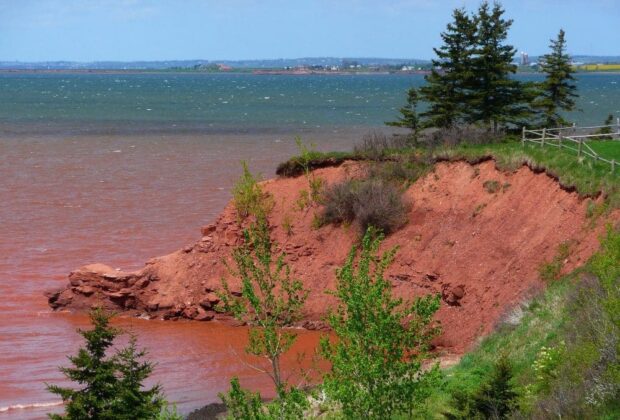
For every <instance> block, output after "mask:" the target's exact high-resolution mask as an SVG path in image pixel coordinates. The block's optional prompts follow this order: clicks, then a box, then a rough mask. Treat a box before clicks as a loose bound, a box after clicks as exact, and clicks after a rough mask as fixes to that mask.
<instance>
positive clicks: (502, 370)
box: [446, 355, 517, 419]
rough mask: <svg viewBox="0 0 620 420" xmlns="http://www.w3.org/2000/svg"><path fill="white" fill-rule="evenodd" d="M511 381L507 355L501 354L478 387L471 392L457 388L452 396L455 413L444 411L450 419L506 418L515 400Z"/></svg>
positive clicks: (513, 406)
mask: <svg viewBox="0 0 620 420" xmlns="http://www.w3.org/2000/svg"><path fill="white" fill-rule="evenodd" d="M512 382H513V378H512V366H511V364H510V361H509V360H508V357H507V356H505V355H502V356H500V358H499V359H498V360H497V362H496V363H495V365H494V366H493V370H492V372H491V374H490V376H489V378H488V379H487V380H486V382H484V383H483V384H482V385H481V386H480V388H479V389H477V390H476V391H475V392H473V393H471V394H468V393H467V392H466V391H462V390H459V391H458V392H457V393H455V394H454V395H453V396H452V398H453V404H454V406H455V408H456V409H457V414H450V413H446V416H447V417H448V418H450V419H477V418H484V419H504V418H508V416H509V415H510V413H511V412H512V411H513V410H514V408H515V407H516V402H517V393H516V392H515V390H514V385H513V383H512Z"/></svg>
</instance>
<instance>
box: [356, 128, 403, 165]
mask: <svg viewBox="0 0 620 420" xmlns="http://www.w3.org/2000/svg"><path fill="white" fill-rule="evenodd" d="M412 145H413V138H412V137H411V136H406V135H392V136H390V137H388V136H386V135H385V133H383V132H381V131H376V130H372V131H369V132H368V133H366V134H364V136H363V137H362V141H361V142H360V143H358V144H356V145H355V147H354V148H353V151H354V154H355V155H357V156H361V157H363V158H365V159H369V160H381V159H383V158H384V157H386V156H387V155H388V154H389V153H390V152H393V151H401V150H404V149H408V148H410V147H411V146H412Z"/></svg>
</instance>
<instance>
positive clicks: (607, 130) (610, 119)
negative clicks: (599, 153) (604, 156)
mask: <svg viewBox="0 0 620 420" xmlns="http://www.w3.org/2000/svg"><path fill="white" fill-rule="evenodd" d="M613 123H614V116H613V114H609V115H607V118H605V121H604V122H603V126H604V127H601V128H599V129H598V130H596V134H601V136H600V137H595V138H596V139H597V140H610V139H613V136H609V134H611V133H612V132H613V130H612V128H611V125H612V124H613Z"/></svg>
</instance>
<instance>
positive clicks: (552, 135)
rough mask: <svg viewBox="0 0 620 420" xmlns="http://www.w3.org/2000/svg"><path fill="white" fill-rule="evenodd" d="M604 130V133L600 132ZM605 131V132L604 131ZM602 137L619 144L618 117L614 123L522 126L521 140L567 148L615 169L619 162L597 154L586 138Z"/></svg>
mask: <svg viewBox="0 0 620 420" xmlns="http://www.w3.org/2000/svg"><path fill="white" fill-rule="evenodd" d="M601 131H604V133H601ZM605 131H606V132H605ZM592 139H603V140H614V141H618V142H619V144H620V118H619V119H618V120H617V121H616V124H615V125H599V126H594V127H577V126H572V127H558V128H543V129H541V130H527V129H526V128H525V127H523V136H522V138H521V142H522V144H523V145H525V143H526V142H530V143H536V144H540V147H544V146H551V147H557V148H559V149H562V148H564V149H568V150H573V151H575V152H577V156H578V157H579V158H581V157H582V156H584V157H589V158H592V159H594V160H595V161H600V162H605V163H608V164H609V165H611V171H612V172H614V171H615V170H616V166H618V165H619V164H620V162H618V161H616V160H615V159H606V158H604V157H603V156H601V155H599V154H598V153H597V152H596V151H594V149H592V147H590V145H589V144H588V143H587V142H588V140H592Z"/></svg>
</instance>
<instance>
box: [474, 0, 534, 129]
mask: <svg viewBox="0 0 620 420" xmlns="http://www.w3.org/2000/svg"><path fill="white" fill-rule="evenodd" d="M503 15H504V9H503V8H502V6H501V5H500V4H499V3H494V5H493V7H491V6H489V3H488V2H486V1H485V2H483V3H482V4H481V5H480V8H479V9H478V14H477V16H476V17H475V22H476V27H477V31H476V41H475V44H476V45H475V51H474V57H473V59H472V63H473V66H472V71H473V72H474V79H473V85H472V86H471V88H472V91H471V95H470V96H469V98H468V107H467V109H468V116H467V120H468V122H470V123H483V124H485V125H486V126H487V127H489V128H491V129H492V130H493V131H497V129H498V128H499V127H501V126H503V125H506V124H507V123H511V122H515V120H518V119H520V118H521V117H523V115H524V114H525V113H526V112H527V107H525V106H524V105H523V102H524V89H523V86H522V84H521V83H520V82H519V81H517V80H515V79H512V78H511V77H510V76H511V75H512V74H514V73H515V72H516V71H517V66H516V65H515V64H513V59H514V56H515V54H516V49H515V48H514V47H513V46H512V45H508V44H506V39H507V37H508V30H509V29H510V26H511V25H512V20H510V19H508V20H507V19H504V18H503Z"/></svg>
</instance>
